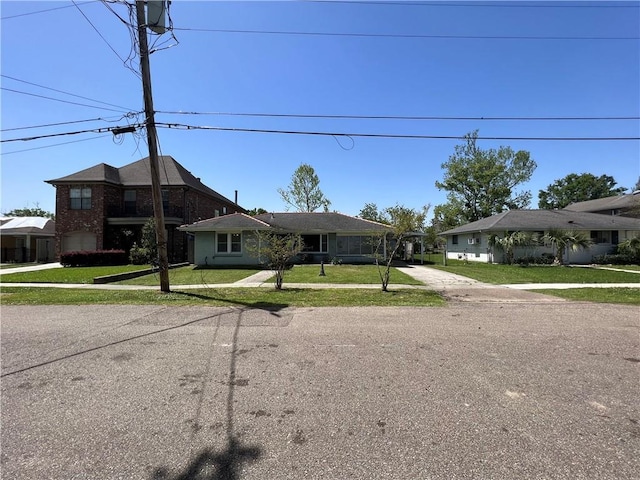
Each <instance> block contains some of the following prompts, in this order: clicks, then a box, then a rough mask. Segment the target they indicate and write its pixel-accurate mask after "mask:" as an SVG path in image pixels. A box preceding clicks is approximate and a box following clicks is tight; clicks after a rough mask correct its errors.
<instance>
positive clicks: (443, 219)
mask: <svg viewBox="0 0 640 480" xmlns="http://www.w3.org/2000/svg"><path fill="white" fill-rule="evenodd" d="M465 218H466V217H465V215H464V213H463V211H462V205H460V202H458V201H456V200H454V201H450V202H448V203H444V204H442V205H436V206H435V208H434V209H433V219H432V220H431V225H432V226H433V228H434V230H435V231H436V233H441V232H446V231H447V230H451V229H452V228H456V227H459V226H460V225H462V224H463V223H465Z"/></svg>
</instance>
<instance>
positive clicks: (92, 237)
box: [62, 232, 96, 252]
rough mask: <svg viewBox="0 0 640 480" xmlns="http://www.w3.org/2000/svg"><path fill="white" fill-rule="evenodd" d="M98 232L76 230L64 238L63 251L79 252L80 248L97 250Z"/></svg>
mask: <svg viewBox="0 0 640 480" xmlns="http://www.w3.org/2000/svg"><path fill="white" fill-rule="evenodd" d="M95 249H96V234H95V233H92V232H74V233H70V234H68V235H65V236H64V238H63V239H62V251H63V252H77V251H80V250H95Z"/></svg>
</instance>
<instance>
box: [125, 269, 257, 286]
mask: <svg viewBox="0 0 640 480" xmlns="http://www.w3.org/2000/svg"><path fill="white" fill-rule="evenodd" d="M259 271H260V270H258V269H255V270H252V269H242V268H239V269H232V268H224V269H222V268H199V267H195V266H193V265H189V266H186V267H180V268H175V269H172V270H169V285H213V284H216V283H234V282H237V281H238V280H242V279H243V278H247V277H249V276H251V275H253V274H254V273H258V272H259ZM159 283H160V277H159V276H158V274H157V273H153V274H150V275H145V276H144V277H137V278H132V279H130V280H123V281H121V282H115V284H116V285H159Z"/></svg>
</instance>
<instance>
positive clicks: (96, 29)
mask: <svg viewBox="0 0 640 480" xmlns="http://www.w3.org/2000/svg"><path fill="white" fill-rule="evenodd" d="M71 1H72V2H73V4H74V5H75V6H76V8H77V9H78V11H79V12H80V13H81V14H82V16H83V17H84V18H85V20H86V21H87V22H89V25H91V26H92V27H93V29H94V30H95V31H96V33H97V34H98V35H99V36H100V38H101V39H102V40H103V41H104V43H106V44H107V46H108V47H109V48H110V49H111V51H112V52H113V53H115V54H116V57H118V58H119V59H120V61H121V62H122V64H123V65H126V64H127V61H126V60H125V59H124V58H122V57H121V56H120V54H119V53H118V52H116V50H115V48H113V47H112V46H111V44H110V43H109V41H108V40H107V39H106V38H104V35H102V33H100V30H98V28H97V27H96V26H95V25H94V24H93V23H92V22H91V20H89V17H87V16H86V15H85V13H84V12H83V11H82V9H81V8H80V7H79V6H78V4H77V3H76V2H75V0H71ZM129 70H131V71H132V72H133V73H134V75H136V76H137V77H138V78H140V74H139V73H138V72H136V71H135V70H132V69H129Z"/></svg>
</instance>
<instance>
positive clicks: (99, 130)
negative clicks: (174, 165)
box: [0, 124, 143, 143]
mask: <svg viewBox="0 0 640 480" xmlns="http://www.w3.org/2000/svg"><path fill="white" fill-rule="evenodd" d="M142 126H143V124H135V125H129V127H134V128H136V129H137V128H140V127H142ZM122 128H123V127H101V128H89V129H86V130H76V131H73V132H58V133H48V134H43V135H33V136H31V137H22V138H8V139H3V140H0V143H8V142H28V141H30V140H40V139H43V138H52V137H64V136H68V135H79V134H81V133H105V132H113V131H114V130H116V131H117V130H121V129H122Z"/></svg>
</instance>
